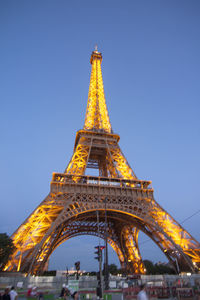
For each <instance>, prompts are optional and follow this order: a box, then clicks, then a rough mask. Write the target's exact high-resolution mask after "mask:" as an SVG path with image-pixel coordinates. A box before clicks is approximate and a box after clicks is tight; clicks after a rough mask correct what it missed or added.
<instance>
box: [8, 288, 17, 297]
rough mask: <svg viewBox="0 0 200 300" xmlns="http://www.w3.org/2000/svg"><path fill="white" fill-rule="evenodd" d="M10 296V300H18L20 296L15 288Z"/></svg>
mask: <svg viewBox="0 0 200 300" xmlns="http://www.w3.org/2000/svg"><path fill="white" fill-rule="evenodd" d="M9 295H10V300H17V297H18V294H17V292H16V291H15V288H14V286H12V287H11V291H10V293H9Z"/></svg>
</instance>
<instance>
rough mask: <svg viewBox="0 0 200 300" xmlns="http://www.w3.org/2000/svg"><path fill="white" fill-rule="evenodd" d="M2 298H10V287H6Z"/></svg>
mask: <svg viewBox="0 0 200 300" xmlns="http://www.w3.org/2000/svg"><path fill="white" fill-rule="evenodd" d="M2 300H10V295H9V288H6V289H5V291H4V294H3V296H2Z"/></svg>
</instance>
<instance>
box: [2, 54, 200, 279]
mask: <svg viewBox="0 0 200 300" xmlns="http://www.w3.org/2000/svg"><path fill="white" fill-rule="evenodd" d="M90 63H91V65H92V69H91V78H90V85H89V93H88V101H87V110H86V116H85V123H84V127H83V129H82V130H79V131H78V132H77V133H76V139H75V145H74V151H73V155H72V158H71V160H70V162H69V164H68V166H67V168H66V170H65V171H64V173H53V178H52V181H51V187H50V193H49V194H48V196H47V197H46V198H45V199H44V200H43V201H42V202H41V204H40V205H39V206H38V207H37V208H36V209H35V210H34V211H33V213H32V214H31V215H30V216H29V217H28V218H27V219H26V220H25V221H24V223H22V225H21V226H20V227H19V228H18V229H17V230H16V232H14V234H13V235H12V239H13V241H14V245H15V247H16V250H15V252H14V253H13V255H12V256H11V257H10V260H9V261H8V263H7V265H6V266H5V268H4V270H7V271H21V272H25V273H27V274H41V273H42V272H43V271H44V270H45V268H46V266H47V264H48V260H49V257H50V255H51V254H52V252H53V251H54V250H55V249H56V248H57V247H58V246H59V245H60V244H62V243H63V242H64V241H66V240H68V239H70V238H73V237H75V236H79V235H94V236H99V237H101V238H104V237H105V234H107V238H108V243H109V244H110V245H111V246H112V248H113V249H114V250H115V252H116V253H117V255H118V258H119V261H120V264H121V267H122V268H124V269H125V270H126V271H127V272H128V273H136V274H144V273H145V268H144V264H143V261H142V257H141V254H140V250H139V245H138V233H139V231H140V230H141V231H142V232H144V233H145V234H146V235H147V236H148V237H150V238H151V239H152V240H153V241H154V242H155V243H156V244H157V245H158V247H159V248H160V249H161V251H163V252H164V254H165V255H166V256H167V258H168V260H169V261H170V262H171V263H172V264H173V265H174V267H175V268H178V266H179V268H180V270H179V271H181V270H190V271H191V272H197V271H198V270H199V268H200V244H199V243H198V242H197V241H196V240H195V239H194V238H193V237H192V236H191V235H190V234H189V233H188V232H187V231H186V230H185V229H184V228H183V227H182V226H181V225H180V224H179V223H178V222H176V221H175V220H174V219H173V218H172V217H171V216H170V215H169V214H168V213H167V212H166V211H165V210H164V209H163V208H162V207H161V206H160V205H159V204H158V203H157V202H156V201H155V199H154V196H153V189H152V187H151V182H150V181H146V180H139V179H138V178H137V177H136V175H135V173H134V172H133V170H132V169H131V167H130V166H129V164H128V161H127V160H126V158H125V156H124V154H123V153H122V151H121V149H120V147H119V144H118V142H119V139H120V137H119V135H118V134H115V133H113V130H112V127H111V123H110V119H109V115H108V111H107V107H106V101H105V96H104V88H103V79H102V71H101V63H102V55H101V53H100V52H98V50H97V49H95V51H93V52H92V55H91V59H90ZM89 168H92V169H97V171H96V172H99V176H86V169H87V172H88V171H89V170H88V169H89ZM105 206H106V212H107V225H108V227H107V229H105V228H106V227H105ZM97 211H98V212H99V230H98V223H97ZM177 263H178V264H177Z"/></svg>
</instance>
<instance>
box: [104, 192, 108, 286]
mask: <svg viewBox="0 0 200 300" xmlns="http://www.w3.org/2000/svg"><path fill="white" fill-rule="evenodd" d="M104 202H105V258H104V284H105V290H108V289H109V274H108V224H107V206H106V204H107V197H105V200H104Z"/></svg>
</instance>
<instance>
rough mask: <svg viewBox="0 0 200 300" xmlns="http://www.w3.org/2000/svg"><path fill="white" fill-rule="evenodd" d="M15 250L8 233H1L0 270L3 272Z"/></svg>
mask: <svg viewBox="0 0 200 300" xmlns="http://www.w3.org/2000/svg"><path fill="white" fill-rule="evenodd" d="M14 250H15V246H14V244H13V240H12V239H11V238H10V237H9V236H8V235H7V234H6V233H0V270H3V268H4V266H5V265H6V263H7V261H8V258H9V256H10V255H11V254H12V253H13V251H14Z"/></svg>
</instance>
